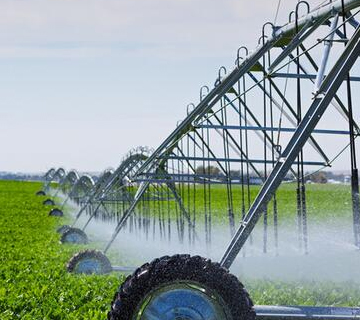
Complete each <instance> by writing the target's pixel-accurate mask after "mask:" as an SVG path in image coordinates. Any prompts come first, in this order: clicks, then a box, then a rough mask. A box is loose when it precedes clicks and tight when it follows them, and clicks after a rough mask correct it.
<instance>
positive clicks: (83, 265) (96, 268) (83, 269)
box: [75, 258, 101, 274]
mask: <svg viewBox="0 0 360 320" xmlns="http://www.w3.org/2000/svg"><path fill="white" fill-rule="evenodd" d="M75 272H76V273H86V274H91V273H100V272H101V263H100V261H98V260H97V259H91V258H89V259H84V260H82V261H79V262H78V264H77V265H76V268H75Z"/></svg>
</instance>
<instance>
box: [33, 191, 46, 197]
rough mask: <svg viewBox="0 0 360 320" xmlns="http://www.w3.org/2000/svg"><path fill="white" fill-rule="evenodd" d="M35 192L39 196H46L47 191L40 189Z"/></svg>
mask: <svg viewBox="0 0 360 320" xmlns="http://www.w3.org/2000/svg"><path fill="white" fill-rule="evenodd" d="M35 194H36V195H37V196H46V193H45V191H43V190H40V191H38V192H36V193H35Z"/></svg>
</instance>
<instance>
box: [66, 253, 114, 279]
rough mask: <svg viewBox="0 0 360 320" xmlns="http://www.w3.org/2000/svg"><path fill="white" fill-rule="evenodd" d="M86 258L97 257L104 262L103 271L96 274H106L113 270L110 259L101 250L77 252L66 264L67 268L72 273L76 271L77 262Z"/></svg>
mask: <svg viewBox="0 0 360 320" xmlns="http://www.w3.org/2000/svg"><path fill="white" fill-rule="evenodd" d="M86 258H95V259H98V260H99V261H100V262H101V264H102V272H100V273H96V274H106V273H110V272H111V271H112V266H111V263H110V260H109V259H108V258H107V256H105V255H104V254H103V253H102V252H101V251H99V250H90V249H88V250H83V251H80V252H78V253H76V254H75V255H74V256H72V258H71V259H70V260H69V262H68V263H67V265H66V270H67V271H68V272H70V273H75V272H76V266H77V264H78V263H79V262H80V261H81V260H83V259H86Z"/></svg>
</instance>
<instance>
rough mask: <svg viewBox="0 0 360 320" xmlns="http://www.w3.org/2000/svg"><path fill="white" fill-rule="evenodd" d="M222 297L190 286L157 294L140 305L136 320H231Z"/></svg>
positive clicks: (164, 288)
mask: <svg viewBox="0 0 360 320" xmlns="http://www.w3.org/2000/svg"><path fill="white" fill-rule="evenodd" d="M225 309H226V308H225V306H224V304H223V303H222V301H221V299H219V297H216V295H214V294H212V293H210V292H208V291H207V290H206V289H204V288H202V287H199V286H197V285H193V284H189V283H178V284H174V285H168V286H166V287H163V288H160V289H157V290H154V291H153V292H151V293H150V295H149V296H148V297H147V298H146V299H145V300H144V302H143V303H142V304H141V305H140V308H139V312H138V313H137V314H136V316H135V318H134V319H135V320H153V319H162V320H225V319H231V318H230V317H229V316H228V312H227V311H226V310H225Z"/></svg>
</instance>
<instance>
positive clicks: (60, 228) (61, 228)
mask: <svg viewBox="0 0 360 320" xmlns="http://www.w3.org/2000/svg"><path fill="white" fill-rule="evenodd" d="M70 228H71V227H70V226H69V225H67V224H64V225H62V226H60V227H59V228H57V229H56V232H57V233H60V234H63V233H64V232H65V231H67V230H69V229H70Z"/></svg>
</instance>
